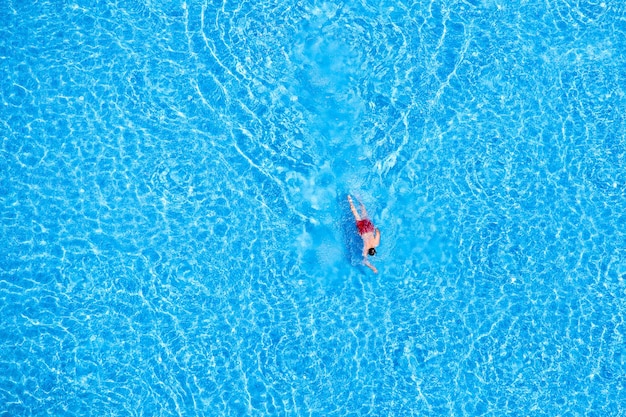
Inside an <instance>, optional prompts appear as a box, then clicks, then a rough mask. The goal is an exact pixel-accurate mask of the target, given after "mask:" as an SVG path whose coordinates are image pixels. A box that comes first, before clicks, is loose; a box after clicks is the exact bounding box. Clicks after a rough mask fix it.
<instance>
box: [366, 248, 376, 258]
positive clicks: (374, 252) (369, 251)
mask: <svg viewBox="0 0 626 417" xmlns="http://www.w3.org/2000/svg"><path fill="white" fill-rule="evenodd" d="M367 254H368V255H369V256H374V255H376V249H374V248H369V250H368V251H367Z"/></svg>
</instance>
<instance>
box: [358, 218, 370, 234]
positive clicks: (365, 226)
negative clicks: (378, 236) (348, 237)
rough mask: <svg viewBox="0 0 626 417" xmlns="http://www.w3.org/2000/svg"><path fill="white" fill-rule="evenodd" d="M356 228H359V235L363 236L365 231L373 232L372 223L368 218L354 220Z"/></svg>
mask: <svg viewBox="0 0 626 417" xmlns="http://www.w3.org/2000/svg"><path fill="white" fill-rule="evenodd" d="M356 228H357V229H359V235H361V236H363V235H364V234H365V233H369V232H373V231H374V225H373V224H372V222H371V221H370V219H363V220H359V221H358V222H356Z"/></svg>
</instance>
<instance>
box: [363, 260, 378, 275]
mask: <svg viewBox="0 0 626 417" xmlns="http://www.w3.org/2000/svg"><path fill="white" fill-rule="evenodd" d="M363 263H364V264H365V265H367V267H368V268H369V269H371V270H372V271H374V273H375V274H378V269H376V267H375V266H374V265H372V264H371V263H369V261H368V260H367V259H364V260H363Z"/></svg>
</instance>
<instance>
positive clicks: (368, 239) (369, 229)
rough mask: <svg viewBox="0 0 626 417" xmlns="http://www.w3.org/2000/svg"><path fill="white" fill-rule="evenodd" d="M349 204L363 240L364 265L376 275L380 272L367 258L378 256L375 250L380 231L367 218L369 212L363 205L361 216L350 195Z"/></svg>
mask: <svg viewBox="0 0 626 417" xmlns="http://www.w3.org/2000/svg"><path fill="white" fill-rule="evenodd" d="M348 203H350V210H352V214H354V218H355V220H356V228H357V230H358V231H359V235H360V236H361V239H363V263H364V264H365V265H367V267H368V268H370V269H371V270H372V271H374V273H375V274H377V273H378V270H377V269H376V267H375V266H374V265H372V264H371V263H369V261H368V260H367V256H368V255H369V256H374V255H376V249H375V248H376V246H378V245H379V244H380V230H378V228H376V227H374V224H373V223H372V221H371V220H370V219H369V218H368V217H367V211H365V206H364V205H363V203H361V214H360V215H359V212H358V211H357V209H356V207H354V203H353V202H352V197H350V195H348Z"/></svg>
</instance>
